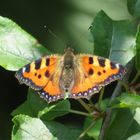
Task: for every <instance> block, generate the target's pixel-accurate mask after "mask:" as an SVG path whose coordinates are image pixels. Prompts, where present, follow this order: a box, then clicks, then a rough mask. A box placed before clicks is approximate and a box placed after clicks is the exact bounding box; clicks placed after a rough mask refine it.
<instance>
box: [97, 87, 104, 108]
mask: <svg viewBox="0 0 140 140" xmlns="http://www.w3.org/2000/svg"><path fill="white" fill-rule="evenodd" d="M104 89H105V88H104V87H103V88H102V90H101V92H100V96H99V101H98V108H99V109H100V106H101V101H102V99H103V95H104Z"/></svg>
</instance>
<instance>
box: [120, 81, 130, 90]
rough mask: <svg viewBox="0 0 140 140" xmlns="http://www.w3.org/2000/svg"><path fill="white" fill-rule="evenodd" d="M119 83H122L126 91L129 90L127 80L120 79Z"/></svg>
mask: <svg viewBox="0 0 140 140" xmlns="http://www.w3.org/2000/svg"><path fill="white" fill-rule="evenodd" d="M119 84H121V85H122V86H123V87H124V88H125V90H126V91H128V90H129V86H128V85H127V84H126V83H125V82H123V81H119Z"/></svg>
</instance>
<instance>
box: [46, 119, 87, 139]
mask: <svg viewBox="0 0 140 140" xmlns="http://www.w3.org/2000/svg"><path fill="white" fill-rule="evenodd" d="M46 126H47V127H48V128H49V130H50V131H51V132H52V134H54V135H55V136H56V137H57V138H58V139H59V140H76V139H77V138H78V137H79V135H80V134H81V129H80V128H79V129H78V128H76V127H72V126H71V127H66V126H65V125H63V124H60V123H58V122H54V121H49V122H46ZM81 140H82V139H81ZM83 140H85V139H83Z"/></svg>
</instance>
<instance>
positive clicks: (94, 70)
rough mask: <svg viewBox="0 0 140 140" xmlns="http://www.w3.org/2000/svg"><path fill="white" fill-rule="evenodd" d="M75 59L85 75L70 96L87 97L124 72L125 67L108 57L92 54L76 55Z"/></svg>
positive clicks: (118, 77)
mask: <svg viewBox="0 0 140 140" xmlns="http://www.w3.org/2000/svg"><path fill="white" fill-rule="evenodd" d="M77 60H78V62H79V63H80V69H81V70H82V71H83V73H84V75H85V76H84V81H82V82H80V83H78V84H76V85H75V86H74V87H73V90H72V94H71V95H70V97H71V98H78V97H79V98H80V97H85V98H89V97H90V96H91V95H92V94H94V93H96V92H98V91H99V90H100V89H101V87H102V86H105V85H107V84H109V83H111V82H112V81H115V80H117V79H121V78H122V77H123V75H124V74H125V68H124V67H123V66H122V65H120V64H118V63H115V62H112V61H110V60H109V59H105V58H102V57H98V56H92V55H77Z"/></svg>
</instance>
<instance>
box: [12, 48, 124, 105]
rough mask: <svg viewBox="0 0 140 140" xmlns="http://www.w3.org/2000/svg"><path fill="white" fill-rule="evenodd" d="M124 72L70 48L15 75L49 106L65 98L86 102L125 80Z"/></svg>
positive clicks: (29, 65)
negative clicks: (107, 86)
mask: <svg viewBox="0 0 140 140" xmlns="http://www.w3.org/2000/svg"><path fill="white" fill-rule="evenodd" d="M124 74H125V68H124V67H123V66H122V65H121V64H119V63H115V62H112V61H110V60H109V59H106V58H103V57H100V56H94V55H90V54H74V51H73V49H71V48H67V49H66V50H65V53H64V54H63V55H58V54H56V55H50V56H44V57H42V58H40V59H38V60H36V61H34V62H32V63H30V64H27V65H25V66H24V67H22V68H21V69H19V70H18V71H17V72H16V75H15V76H16V78H17V79H18V80H19V82H20V83H24V84H26V85H28V86H29V87H30V88H32V89H34V90H35V91H37V93H38V94H39V95H40V97H42V98H43V99H45V100H46V101H47V102H48V103H50V102H53V101H57V100H59V99H62V98H75V99H77V98H87V99H90V97H91V96H92V95H93V94H94V93H97V92H99V91H100V89H101V88H102V87H103V86H105V85H107V84H109V83H111V82H112V81H115V80H118V79H122V77H123V76H124Z"/></svg>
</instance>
